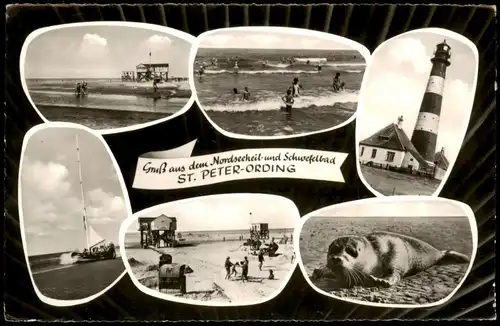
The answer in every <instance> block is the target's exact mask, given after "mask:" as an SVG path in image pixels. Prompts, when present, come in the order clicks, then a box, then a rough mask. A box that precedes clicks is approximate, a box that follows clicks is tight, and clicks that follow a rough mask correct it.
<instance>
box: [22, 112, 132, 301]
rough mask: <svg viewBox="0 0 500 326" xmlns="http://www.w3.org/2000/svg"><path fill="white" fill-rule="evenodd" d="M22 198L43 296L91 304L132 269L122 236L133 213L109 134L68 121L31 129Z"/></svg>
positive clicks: (31, 259)
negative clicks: (123, 252)
mask: <svg viewBox="0 0 500 326" xmlns="http://www.w3.org/2000/svg"><path fill="white" fill-rule="evenodd" d="M18 201H19V222H20V226H21V236H22V242H23V246H24V252H25V256H26V264H27V266H28V270H29V273H30V277H31V281H32V282H33V287H34V289H35V292H36V294H37V295H38V297H39V298H40V300H42V301H43V302H45V303H48V304H51V305H55V306H70V305H76V304H81V303H85V302H88V301H90V300H92V299H94V298H96V297H97V296H99V295H101V294H103V293H104V292H106V291H107V290H108V289H109V288H111V287H112V286H113V285H114V284H115V283H116V282H118V280H119V279H120V278H121V277H122V276H123V275H125V274H126V271H125V266H124V264H123V261H122V259H120V250H119V244H118V240H119V231H120V226H121V224H122V223H123V221H125V220H126V218H127V217H128V216H130V215H132V212H131V208H130V203H129V199H128V195H127V189H126V187H125V184H124V181H123V178H122V175H121V173H120V172H119V168H118V165H117V163H116V161H115V159H114V157H113V156H112V155H111V151H110V149H109V148H108V146H107V144H106V143H105V141H104V139H103V138H102V137H101V136H99V135H96V134H94V133H93V132H92V131H91V130H90V129H88V128H86V127H83V126H80V125H76V124H71V123H63V122H53V123H48V124H41V125H38V126H36V127H34V128H32V129H30V130H29V131H28V133H27V134H26V137H25V138H24V142H23V148H22V154H21V163H20V170H19V198H18Z"/></svg>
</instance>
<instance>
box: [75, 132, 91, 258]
mask: <svg viewBox="0 0 500 326" xmlns="http://www.w3.org/2000/svg"><path fill="white" fill-rule="evenodd" d="M76 157H77V163H78V176H79V179H80V191H81V194H82V205H83V228H84V229H85V242H86V244H87V250H90V244H89V236H88V231H87V228H88V227H87V209H86V206H85V195H84V192H83V181H82V166H81V162H80V146H79V143H78V134H76Z"/></svg>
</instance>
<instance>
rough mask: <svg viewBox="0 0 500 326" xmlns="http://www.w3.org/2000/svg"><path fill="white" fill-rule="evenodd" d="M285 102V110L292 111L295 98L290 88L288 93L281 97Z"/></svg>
mask: <svg viewBox="0 0 500 326" xmlns="http://www.w3.org/2000/svg"><path fill="white" fill-rule="evenodd" d="M281 99H282V100H283V102H285V112H286V113H292V105H293V102H295V100H294V99H293V95H292V90H291V89H290V88H289V89H288V90H287V91H286V95H285V96H283V97H282V98H281Z"/></svg>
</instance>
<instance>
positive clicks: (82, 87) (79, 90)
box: [75, 81, 88, 96]
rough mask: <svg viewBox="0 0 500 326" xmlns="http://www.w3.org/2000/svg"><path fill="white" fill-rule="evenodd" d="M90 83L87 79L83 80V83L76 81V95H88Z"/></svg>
mask: <svg viewBox="0 0 500 326" xmlns="http://www.w3.org/2000/svg"><path fill="white" fill-rule="evenodd" d="M87 87H88V85H87V82H86V81H82V82H81V83H76V88H75V95H77V96H80V95H87V93H88V92H87V90H88V88H87Z"/></svg>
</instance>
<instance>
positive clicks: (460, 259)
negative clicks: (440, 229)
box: [438, 250, 470, 265]
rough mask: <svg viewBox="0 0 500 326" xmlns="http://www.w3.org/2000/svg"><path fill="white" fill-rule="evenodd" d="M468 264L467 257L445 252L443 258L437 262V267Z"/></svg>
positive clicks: (448, 251)
mask: <svg viewBox="0 0 500 326" xmlns="http://www.w3.org/2000/svg"><path fill="white" fill-rule="evenodd" d="M466 263H470V258H469V257H468V256H467V255H464V254H461V253H459V252H456V251H452V250H446V251H445V252H444V253H443V257H442V258H441V259H440V260H439V262H438V264H439V265H452V264H466Z"/></svg>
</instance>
